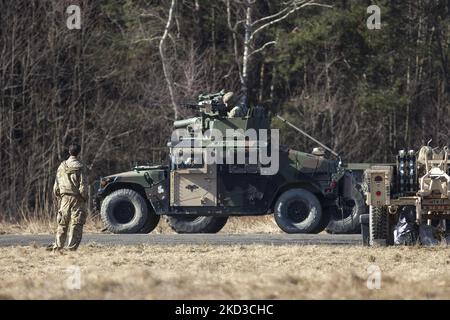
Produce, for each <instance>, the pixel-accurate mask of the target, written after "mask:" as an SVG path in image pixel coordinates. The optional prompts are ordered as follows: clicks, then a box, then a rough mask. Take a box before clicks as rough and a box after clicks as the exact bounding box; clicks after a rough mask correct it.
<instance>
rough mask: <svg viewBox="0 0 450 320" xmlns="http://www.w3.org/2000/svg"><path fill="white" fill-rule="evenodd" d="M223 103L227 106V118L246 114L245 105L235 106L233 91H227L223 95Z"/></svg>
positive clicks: (235, 100)
mask: <svg viewBox="0 0 450 320" xmlns="http://www.w3.org/2000/svg"><path fill="white" fill-rule="evenodd" d="M223 103H224V104H225V106H226V107H227V110H229V111H228V118H239V117H245V116H246V115H247V111H248V110H247V107H245V106H237V105H236V104H237V99H236V96H235V95H234V93H233V92H228V93H226V94H225V95H224V96H223Z"/></svg>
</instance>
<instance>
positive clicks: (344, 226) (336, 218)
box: [326, 185, 368, 234]
mask: <svg viewBox="0 0 450 320" xmlns="http://www.w3.org/2000/svg"><path fill="white" fill-rule="evenodd" d="M351 200H352V202H353V203H352V204H345V205H344V206H343V208H342V211H341V210H338V209H337V208H336V207H334V209H337V210H331V211H330V214H331V219H330V223H329V224H328V226H327V228H326V230H327V232H328V233H333V234H352V233H360V232H361V224H360V221H359V217H360V216H361V215H362V214H366V213H367V211H368V210H367V209H368V208H367V205H366V203H365V201H364V194H363V192H362V190H361V187H360V186H359V185H355V186H354V187H353V190H352V199H351ZM332 208H333V207H331V208H330V209H332Z"/></svg>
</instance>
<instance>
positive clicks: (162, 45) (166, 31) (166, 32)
mask: <svg viewBox="0 0 450 320" xmlns="http://www.w3.org/2000/svg"><path fill="white" fill-rule="evenodd" d="M176 3H177V1H176V0H172V2H171V5H170V9H169V16H168V18H167V23H166V28H165V29H164V33H163V35H162V37H161V40H160V42H159V54H160V55H161V62H162V66H163V71H164V78H165V79H166V83H167V88H168V89H169V94H170V100H171V102H172V108H173V112H174V116H175V119H177V118H178V106H177V103H176V101H175V93H174V87H173V82H172V79H171V75H170V72H169V68H168V65H167V58H166V55H165V42H166V39H167V37H168V35H169V31H170V28H171V26H172V20H173V16H174V10H175V6H176Z"/></svg>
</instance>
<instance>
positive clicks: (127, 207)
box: [100, 189, 159, 233]
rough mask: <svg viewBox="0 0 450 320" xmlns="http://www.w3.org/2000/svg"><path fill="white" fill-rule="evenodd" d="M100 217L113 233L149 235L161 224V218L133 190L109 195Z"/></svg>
mask: <svg viewBox="0 0 450 320" xmlns="http://www.w3.org/2000/svg"><path fill="white" fill-rule="evenodd" d="M100 216H101V219H102V221H103V223H104V225H105V227H106V229H107V230H108V231H110V232H112V233H140V232H144V231H145V232H147V233H148V232H151V231H152V230H153V229H154V228H156V226H157V225H158V222H159V216H158V215H156V214H155V213H154V212H153V210H151V209H150V208H149V206H148V204H147V201H146V200H145V199H144V197H142V196H141V195H140V194H139V193H138V192H136V191H134V190H131V189H119V190H116V191H114V192H111V193H110V194H109V195H107V196H106V197H105V199H104V200H103V201H102V206H101V209H100Z"/></svg>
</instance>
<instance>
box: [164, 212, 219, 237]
mask: <svg viewBox="0 0 450 320" xmlns="http://www.w3.org/2000/svg"><path fill="white" fill-rule="evenodd" d="M166 219H167V222H168V224H169V225H170V227H171V228H172V230H173V231H175V232H176V233H217V232H219V231H220V230H222V228H223V227H224V226H225V225H226V223H227V221H228V217H212V216H192V215H174V216H167V218H166Z"/></svg>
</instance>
